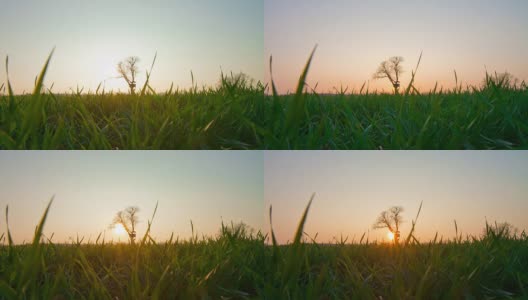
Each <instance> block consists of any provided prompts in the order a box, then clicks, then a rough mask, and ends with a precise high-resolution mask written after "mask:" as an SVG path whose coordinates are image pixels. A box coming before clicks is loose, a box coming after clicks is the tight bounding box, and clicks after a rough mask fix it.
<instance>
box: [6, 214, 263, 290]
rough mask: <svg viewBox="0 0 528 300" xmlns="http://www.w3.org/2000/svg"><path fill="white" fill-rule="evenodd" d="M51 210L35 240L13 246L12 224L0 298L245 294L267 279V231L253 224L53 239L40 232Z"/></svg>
mask: <svg viewBox="0 0 528 300" xmlns="http://www.w3.org/2000/svg"><path fill="white" fill-rule="evenodd" d="M48 209H49V206H48ZM48 209H46V212H45V214H44V216H43V218H42V220H41V222H40V224H39V225H38V226H37V230H36V233H35V237H34V240H33V242H32V243H31V244H24V245H14V244H13V243H12V241H11V237H10V231H9V230H8V231H7V234H6V235H7V237H6V236H2V237H0V240H1V241H2V244H3V245H0V299H221V297H226V298H227V299H241V298H249V297H250V296H252V295H256V294H257V293H258V289H257V285H256V283H257V282H263V281H264V279H263V275H262V273H261V272H260V271H261V270H262V263H263V261H264V260H265V259H264V257H265V254H266V248H265V246H264V239H265V237H264V236H263V235H262V234H261V233H260V232H257V233H256V234H255V233H252V232H251V231H250V230H249V229H248V228H247V227H240V226H237V225H233V224H231V225H223V224H222V227H221V230H220V232H219V233H218V235H217V236H215V237H204V236H202V237H198V235H197V234H196V233H195V232H193V237H192V238H191V239H188V240H179V239H177V238H173V237H171V238H170V240H168V241H165V242H156V241H154V240H153V239H152V238H151V237H150V235H149V230H147V232H146V233H145V235H144V236H143V238H142V239H141V240H140V242H138V243H137V244H135V245H130V244H119V243H109V242H105V240H104V238H103V237H101V236H99V237H97V239H96V241H92V242H89V243H81V241H82V239H78V241H75V242H72V243H71V244H54V243H53V242H51V241H50V239H52V238H50V239H48V238H47V237H45V236H44V235H43V234H42V230H43V227H44V224H45V220H46V216H47V213H48ZM6 216H7V210H6ZM150 225H151V222H150V221H149V226H148V227H149V229H150Z"/></svg>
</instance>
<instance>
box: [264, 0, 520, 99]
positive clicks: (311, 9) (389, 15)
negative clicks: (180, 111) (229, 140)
mask: <svg viewBox="0 0 528 300" xmlns="http://www.w3.org/2000/svg"><path fill="white" fill-rule="evenodd" d="M526 12H528V1H525V0H507V1H494V0H465V1H458V0H444V1H418V0H414V1H410V0H409V1H388V0H369V1H363V0H361V1H358V0H325V1H320V0H266V1H265V8H264V13H265V25H264V27H265V42H264V44H265V54H266V57H267V58H269V56H270V55H271V54H273V63H274V66H273V70H274V79H275V81H276V84H277V88H278V89H279V91H280V92H282V93H284V92H286V91H288V90H289V91H292V90H295V86H296V84H297V81H298V79H299V75H300V74H301V71H302V68H303V67H304V65H305V63H306V60H307V58H308V55H309V53H310V51H311V50H312V48H313V47H314V45H315V44H319V48H318V50H317V52H316V55H315V59H314V61H313V65H312V67H313V68H312V69H311V72H310V73H309V78H308V83H309V84H310V85H311V86H314V85H315V83H316V82H319V88H318V91H319V92H327V91H328V90H331V89H332V88H333V87H334V86H336V87H339V86H340V84H343V86H347V85H348V86H350V87H351V88H355V89H356V91H357V90H359V89H360V88H361V85H362V84H363V83H364V82H365V81H366V80H370V87H371V89H375V88H378V89H383V88H384V89H385V90H389V89H390V83H389V81H388V80H387V79H384V80H379V81H373V80H371V78H372V74H373V73H374V72H375V71H376V68H377V67H378V65H379V63H380V62H381V61H383V60H385V59H387V58H389V57H391V56H403V57H404V58H405V59H406V62H405V63H404V69H405V70H406V71H407V72H406V73H405V76H404V77H403V79H402V83H406V82H408V80H409V77H410V75H411V69H412V68H414V67H415V65H416V62H417V60H418V57H419V55H420V51H421V50H423V59H422V64H421V66H420V69H419V71H418V75H417V78H416V86H417V87H418V88H421V89H427V90H428V89H430V88H432V87H433V86H434V84H435V82H436V81H438V83H439V85H443V86H444V87H451V86H453V85H454V81H455V80H454V73H453V70H454V69H456V70H457V73H458V78H459V80H462V81H463V82H467V83H469V84H476V83H480V81H481V79H482V78H483V77H484V74H485V67H487V69H488V70H489V71H495V70H496V71H498V72H503V71H505V70H507V71H509V72H510V73H512V74H513V75H515V76H516V77H518V78H520V79H523V80H528V59H527V55H528V54H527V53H528V18H526ZM268 80H269V71H268V69H266V81H268Z"/></svg>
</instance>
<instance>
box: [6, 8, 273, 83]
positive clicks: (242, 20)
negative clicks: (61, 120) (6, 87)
mask: <svg viewBox="0 0 528 300" xmlns="http://www.w3.org/2000/svg"><path fill="white" fill-rule="evenodd" d="M263 7H264V4H263V0H222V1H217V0H154V1H139V0H128V1H124V0H112V1H104V0H93V1H80V0H53V1H39V0H7V1H3V2H2V9H1V10H0V40H1V41H2V43H1V44H0V57H1V58H2V71H1V72H0V82H5V71H4V70H5V68H4V59H5V56H6V55H7V54H9V57H10V71H11V81H12V85H13V87H14V88H15V91H16V92H18V93H19V92H22V91H23V90H26V91H28V90H29V91H30V90H32V87H33V83H34V78H35V76H36V75H37V74H38V73H39V71H40V69H41V67H42V65H43V63H44V61H45V59H46V57H47V55H48V54H49V52H50V51H51V49H52V48H53V46H56V47H57V49H56V52H55V56H54V58H53V61H52V63H51V66H50V69H49V74H48V77H47V80H46V82H47V83H48V86H49V85H51V83H52V82H55V87H54V91H60V92H62V91H68V90H69V88H70V87H72V88H74V89H75V87H76V86H77V85H79V86H84V87H85V88H86V89H89V88H91V89H92V90H93V89H95V88H96V87H97V85H98V84H99V83H100V82H101V81H103V80H105V79H107V78H109V77H112V76H116V75H117V74H116V72H115V65H116V64H117V62H119V61H120V60H122V59H123V58H125V57H127V56H132V55H134V56H138V57H140V58H141V59H142V63H141V64H140V67H142V72H141V74H142V77H144V76H143V74H144V71H145V69H146V68H147V67H150V64H151V62H152V58H153V57H154V53H155V52H156V51H158V61H157V64H156V66H155V69H154V72H153V74H152V77H151V80H152V81H151V82H152V85H153V87H154V88H155V89H159V90H165V89H168V88H169V87H170V84H171V82H174V85H175V86H181V87H188V86H190V84H191V76H190V71H191V70H193V72H194V76H195V79H196V80H197V81H198V83H199V84H200V85H201V84H207V85H215V84H216V83H217V81H218V78H219V76H220V67H222V69H223V70H224V71H226V72H227V71H233V72H239V71H243V72H245V73H247V74H249V75H250V76H252V77H253V78H255V79H257V80H263V78H264V60H263V56H264V54H263V53H264V49H263V47H264V46H263V39H264V29H263V27H264V14H263V9H264V8H263ZM139 81H140V82H141V79H140V80H139ZM106 86H107V89H108V88H114V89H121V90H123V91H125V90H126V84H125V83H124V82H122V81H121V80H109V81H107V82H106Z"/></svg>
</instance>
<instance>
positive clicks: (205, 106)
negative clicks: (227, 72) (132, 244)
mask: <svg viewBox="0 0 528 300" xmlns="http://www.w3.org/2000/svg"><path fill="white" fill-rule="evenodd" d="M313 55H314V53H313V52H312V55H311V56H310V58H309V60H308V63H307V64H306V66H305V68H304V70H303V73H302V74H301V76H300V78H299V84H298V86H297V89H296V92H295V93H294V94H291V95H279V94H278V93H277V90H276V86H275V83H274V82H273V81H272V82H271V84H270V86H269V87H268V86H264V85H263V84H261V83H257V84H251V83H249V82H247V81H244V82H238V81H234V80H232V78H231V80H229V79H230V78H229V76H224V75H222V79H223V80H221V84H220V85H219V86H218V87H214V88H212V87H203V88H198V87H197V86H195V84H193V88H190V89H186V90H179V89H173V87H171V88H170V89H169V90H168V91H166V92H163V93H156V92H155V91H154V90H153V89H152V88H151V87H150V85H149V82H148V81H147V82H146V83H145V84H144V85H143V87H141V88H140V92H138V93H137V95H128V94H115V93H106V92H105V91H103V90H101V88H100V87H99V88H98V89H97V90H96V91H95V92H90V93H82V89H81V90H77V91H72V93H70V94H57V95H55V94H53V93H52V92H51V91H50V89H45V88H43V83H44V77H45V74H46V71H47V68H48V66H49V62H50V60H49V59H48V60H47V61H46V64H45V66H44V68H43V70H42V72H41V74H40V75H39V77H38V78H37V79H36V80H35V89H34V91H33V94H28V95H19V96H15V95H14V94H13V92H12V86H11V83H10V82H9V80H7V82H6V84H4V85H3V86H2V87H0V149H527V148H528V123H527V122H526V120H527V119H528V87H527V85H526V84H525V83H524V82H523V83H521V84H520V85H513V84H511V83H510V82H503V81H501V80H499V79H498V78H497V77H495V76H492V75H490V76H488V75H487V77H486V83H485V85H483V86H482V87H478V88H476V87H466V88H462V86H461V85H460V84H458V83H457V87H456V88H454V89H451V90H442V89H439V88H435V89H434V90H432V91H430V92H428V93H424V94H420V93H419V92H418V91H417V90H416V89H415V88H414V85H413V82H414V81H415V75H416V72H415V71H413V79H412V80H411V83H410V84H409V86H407V87H406V88H404V89H402V90H403V92H402V93H401V94H400V95H390V94H380V93H377V92H372V91H369V90H368V87H365V86H363V87H362V88H361V90H360V91H358V92H355V93H352V94H347V93H345V91H343V90H342V91H340V93H338V94H335V95H320V94H317V93H316V92H314V91H313V90H312V91H308V88H307V86H305V84H304V83H305V81H306V78H307V76H308V74H309V66H310V63H311V61H312V59H313ZM50 58H51V56H50ZM7 65H8V64H7V60H6V66H7ZM270 65H271V61H270ZM417 67H418V66H417ZM6 69H7V68H6ZM6 71H8V70H6ZM270 71H271V70H270ZM149 78H150V74H149ZM457 81H458V79H457ZM267 90H271V94H270V95H266V93H265V91H267Z"/></svg>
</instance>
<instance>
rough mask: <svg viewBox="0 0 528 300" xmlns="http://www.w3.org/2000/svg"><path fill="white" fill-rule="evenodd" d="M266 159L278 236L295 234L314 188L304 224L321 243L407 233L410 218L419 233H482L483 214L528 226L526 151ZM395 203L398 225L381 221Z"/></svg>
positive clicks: (308, 154)
mask: <svg viewBox="0 0 528 300" xmlns="http://www.w3.org/2000/svg"><path fill="white" fill-rule="evenodd" d="M264 163H265V165H266V167H265V182H266V185H265V190H266V193H265V203H266V207H268V208H269V207H273V213H272V220H273V224H272V225H273V230H274V234H275V236H276V238H277V240H278V242H279V243H288V242H291V241H292V238H293V236H294V234H295V232H296V230H297V226H298V224H299V220H301V216H302V213H303V211H304V209H305V208H306V206H307V204H308V201H309V199H310V197H311V196H312V195H313V201H312V203H311V206H310V209H309V212H308V215H307V218H306V223H305V227H304V232H305V233H306V236H307V237H317V238H316V240H317V242H319V243H339V242H340V241H342V240H346V241H347V242H349V243H359V242H360V241H361V242H363V243H365V241H367V240H368V241H370V242H373V241H378V242H396V241H395V239H399V240H400V241H403V240H404V239H406V238H407V237H408V234H409V232H410V231H411V229H412V226H413V222H415V223H416V226H415V228H414V233H413V236H415V238H417V239H418V240H419V241H430V240H433V239H435V238H437V239H438V240H440V239H443V240H447V239H452V238H454V236H456V235H457V234H458V235H460V234H462V236H463V237H464V238H465V237H466V236H474V237H480V236H481V235H482V233H483V231H484V229H485V227H486V222H489V224H490V225H491V226H494V224H495V222H497V224H499V225H500V224H506V223H507V224H509V225H508V226H510V225H511V228H512V230H517V232H518V233H521V232H523V231H524V230H528V222H527V221H526V218H525V215H524V212H525V211H526V210H527V209H528V206H527V205H528V202H526V195H528V188H527V186H526V184H525V179H526V178H527V177H528V171H527V170H528V157H527V156H526V154H525V153H522V151H520V152H508V151H481V152H472V151H470V152H464V151H451V152H449V151H447V152H446V151H388V152H374V151H286V152H283V151H270V152H266V153H265V159H264ZM395 207H397V208H398V210H394V211H398V212H399V213H400V217H401V219H400V222H399V224H398V225H399V226H394V223H390V224H391V227H390V228H389V227H388V226H385V224H383V223H378V220H379V218H380V216H381V215H382V213H384V212H386V213H387V216H389V217H388V220H389V221H391V220H394V219H392V218H391V217H390V216H391V209H393V208H395ZM417 217H418V218H417ZM380 224H381V225H382V226H379V225H380ZM391 228H392V229H391ZM396 228H397V229H396ZM396 230H397V231H396Z"/></svg>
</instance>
